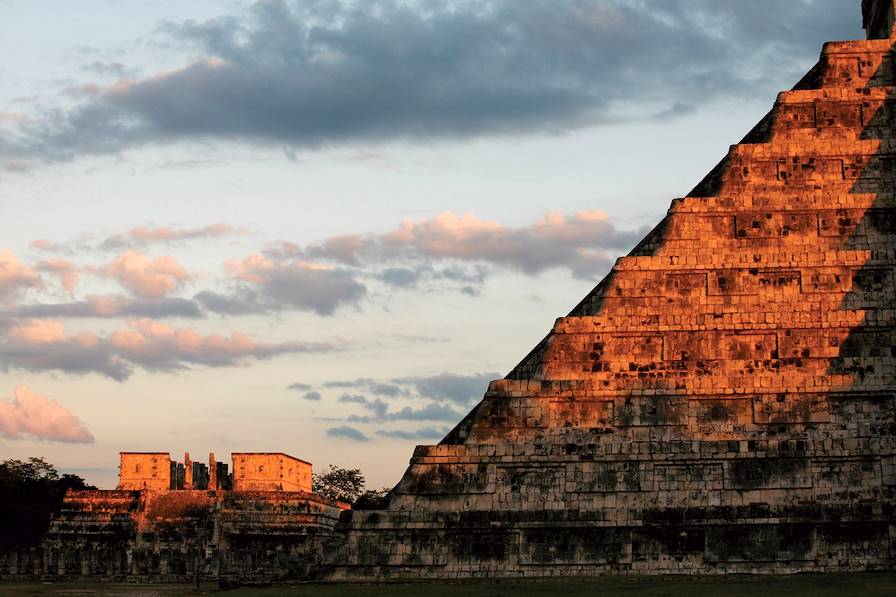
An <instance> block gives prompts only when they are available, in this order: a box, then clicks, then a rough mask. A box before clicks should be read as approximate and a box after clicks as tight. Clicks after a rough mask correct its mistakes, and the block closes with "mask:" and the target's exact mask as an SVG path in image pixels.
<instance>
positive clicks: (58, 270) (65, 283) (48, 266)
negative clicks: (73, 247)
mask: <svg viewBox="0 0 896 597" xmlns="http://www.w3.org/2000/svg"><path fill="white" fill-rule="evenodd" d="M36 269H37V270H38V271H41V272H47V273H49V274H53V275H55V276H57V277H58V278H59V284H60V285H61V286H62V288H64V289H65V290H66V292H68V293H69V294H71V293H72V292H74V290H75V286H76V285H77V284H78V266H77V265H75V264H74V263H72V262H71V261H67V260H65V259H51V260H49V261H41V262H40V263H38V264H37V266H36Z"/></svg>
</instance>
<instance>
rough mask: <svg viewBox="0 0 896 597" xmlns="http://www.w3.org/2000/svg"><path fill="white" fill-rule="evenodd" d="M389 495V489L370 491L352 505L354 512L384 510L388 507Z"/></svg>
mask: <svg viewBox="0 0 896 597" xmlns="http://www.w3.org/2000/svg"><path fill="white" fill-rule="evenodd" d="M388 495H389V488H388V487H383V488H382V489H368V490H367V491H365V492H364V493H362V494H361V495H360V497H358V499H356V500H355V503H353V504H352V510H383V509H384V508H385V507H386V502H387V500H386V498H387V496H388Z"/></svg>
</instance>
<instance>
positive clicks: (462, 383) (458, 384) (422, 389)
mask: <svg viewBox="0 0 896 597" xmlns="http://www.w3.org/2000/svg"><path fill="white" fill-rule="evenodd" d="M501 377H502V375H501V374H500V373H497V372H495V371H493V372H490V373H474V374H472V375H458V374H456V373H441V374H439V375H430V376H426V377H404V378H399V379H395V380H393V381H394V382H395V383H399V384H405V385H412V386H414V388H415V389H416V391H417V393H418V394H419V395H420V396H422V397H424V398H428V399H430V400H448V401H449V402H453V403H455V404H460V405H468V404H470V403H471V402H474V401H478V400H480V399H481V398H482V396H483V394H485V391H486V390H487V389H488V383H489V382H490V381H492V380H493V379H500V378H501Z"/></svg>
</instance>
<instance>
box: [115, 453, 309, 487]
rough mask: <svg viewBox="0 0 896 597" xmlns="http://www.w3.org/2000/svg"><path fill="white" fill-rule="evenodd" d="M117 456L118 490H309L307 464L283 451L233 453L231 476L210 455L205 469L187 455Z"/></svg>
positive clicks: (122, 454)
mask: <svg viewBox="0 0 896 597" xmlns="http://www.w3.org/2000/svg"><path fill="white" fill-rule="evenodd" d="M120 457H121V464H120V465H119V473H118V474H119V477H118V489H131V490H141V489H146V490H149V491H165V490H173V489H233V490H235V491H307V492H310V491H311V463H309V462H305V461H304V460H300V459H298V458H295V457H293V456H290V455H289V454H284V453H283V452H234V453H233V454H231V459H232V462H233V467H232V471H233V472H232V473H231V472H228V466H227V464H225V463H223V462H218V461H216V460H215V454H214V453H211V454H209V463H208V466H206V465H204V464H202V463H200V462H193V461H192V460H191V459H190V454H189V452H188V453H186V454H184V461H183V462H182V463H181V462H175V461H173V460H171V457H170V455H169V453H168V452H121V453H120ZM210 471H211V472H210Z"/></svg>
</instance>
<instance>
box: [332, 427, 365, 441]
mask: <svg viewBox="0 0 896 597" xmlns="http://www.w3.org/2000/svg"><path fill="white" fill-rule="evenodd" d="M326 433H327V436H329V437H332V438H337V439H350V440H353V441H356V442H369V441H370V438H369V437H367V436H366V435H364V433H363V432H361V431H359V430H358V429H355V428H354V427H349V426H348V425H341V426H339V427H331V428H330V429H327V432H326Z"/></svg>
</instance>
